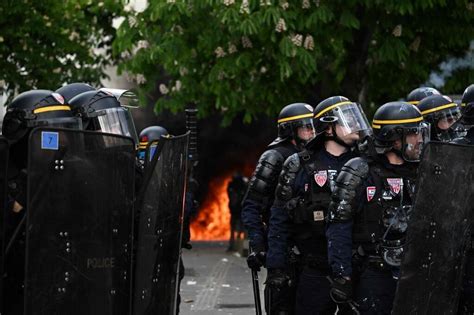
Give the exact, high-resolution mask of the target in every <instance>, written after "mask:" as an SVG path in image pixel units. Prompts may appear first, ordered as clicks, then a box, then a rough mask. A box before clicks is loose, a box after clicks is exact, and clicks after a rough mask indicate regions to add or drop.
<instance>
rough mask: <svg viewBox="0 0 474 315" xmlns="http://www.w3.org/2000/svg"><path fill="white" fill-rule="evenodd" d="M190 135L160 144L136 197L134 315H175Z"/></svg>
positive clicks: (166, 139) (162, 139) (163, 141)
mask: <svg viewBox="0 0 474 315" xmlns="http://www.w3.org/2000/svg"><path fill="white" fill-rule="evenodd" d="M188 138H189V136H188V134H185V135H182V136H178V137H171V138H163V137H162V138H161V139H160V141H159V142H158V146H157V147H156V149H155V150H156V151H155V153H154V154H150V153H147V155H146V156H153V159H152V161H151V163H150V164H149V166H148V167H147V168H146V169H145V174H144V180H143V186H142V189H141V192H140V194H139V203H140V206H139V209H140V214H139V224H138V231H137V235H138V237H137V238H138V242H137V244H136V248H137V253H136V255H137V256H136V264H135V273H134V277H135V285H134V290H133V314H135V315H139V314H140V315H142V314H156V315H165V314H166V315H171V314H173V315H174V314H176V300H177V294H178V292H177V290H178V276H179V260H180V256H181V237H182V229H183V208H184V190H185V180H186V167H187V146H188Z"/></svg>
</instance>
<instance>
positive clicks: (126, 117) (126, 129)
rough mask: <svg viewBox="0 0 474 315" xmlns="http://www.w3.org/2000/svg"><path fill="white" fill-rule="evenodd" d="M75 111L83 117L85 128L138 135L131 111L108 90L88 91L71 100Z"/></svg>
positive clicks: (136, 140)
mask: <svg viewBox="0 0 474 315" xmlns="http://www.w3.org/2000/svg"><path fill="white" fill-rule="evenodd" d="M70 104H71V107H72V109H73V111H74V113H75V114H76V115H78V116H80V117H81V118H82V122H83V125H84V129H85V130H94V131H100V132H104V133H113V134H118V135H123V136H127V137H130V138H132V139H133V140H134V141H135V144H138V136H137V132H136V130H135V125H134V123H133V118H132V116H131V114H130V112H129V111H128V110H127V109H126V108H124V107H122V106H121V104H120V102H119V101H118V99H117V98H116V96H114V95H113V94H112V93H110V92H108V91H107V90H98V91H95V90H94V91H87V92H84V93H81V94H78V95H76V96H75V97H74V98H73V99H71V101H70Z"/></svg>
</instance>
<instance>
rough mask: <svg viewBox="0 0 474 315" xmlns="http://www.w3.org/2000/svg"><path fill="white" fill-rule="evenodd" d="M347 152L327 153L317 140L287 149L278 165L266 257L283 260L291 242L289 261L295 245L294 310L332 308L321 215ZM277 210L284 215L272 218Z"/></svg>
mask: <svg viewBox="0 0 474 315" xmlns="http://www.w3.org/2000/svg"><path fill="white" fill-rule="evenodd" d="M353 157H355V154H354V153H352V152H350V151H349V152H346V153H343V154H342V155H340V156H333V155H331V154H330V153H329V152H327V151H326V150H325V148H324V147H323V146H322V145H321V146H319V147H317V148H315V149H314V150H306V151H303V152H301V153H298V154H294V155H292V156H291V157H290V158H288V160H287V161H286V162H285V165H284V167H283V171H282V174H281V176H280V183H279V184H278V187H277V191H276V200H275V203H274V205H273V207H272V211H271V213H272V219H271V221H270V235H269V247H270V248H269V257H278V260H279V261H286V262H288V258H287V255H286V254H287V253H288V252H289V250H288V249H289V248H292V247H293V246H296V248H295V249H294V250H293V251H292V252H290V257H289V258H290V259H289V261H290V263H291V261H292V258H293V257H294V256H293V255H295V253H294V252H295V251H296V252H297V253H299V254H300V256H299V257H298V258H297V260H298V267H297V270H298V271H299V272H298V281H297V288H296V306H295V311H296V314H331V313H334V312H335V310H336V304H335V303H334V302H333V301H332V300H331V299H330V296H329V282H328V280H327V279H326V277H327V276H328V274H329V265H328V263H327V240H326V236H325V218H326V216H327V209H328V206H329V202H330V197H331V191H332V189H333V187H334V181H335V180H336V177H337V174H338V172H339V171H340V169H341V167H342V166H343V165H344V164H345V163H346V162H347V161H348V160H350V159H351V158H353ZM277 214H280V216H282V217H285V218H286V220H281V219H280V220H273V218H274V217H275V216H277ZM279 223H280V224H279ZM274 225H280V226H278V228H277V227H274ZM273 231H278V233H273ZM287 231H288V232H289V233H286V232H287ZM285 240H286V242H285ZM284 267H285V269H288V268H290V266H288V265H286V266H284Z"/></svg>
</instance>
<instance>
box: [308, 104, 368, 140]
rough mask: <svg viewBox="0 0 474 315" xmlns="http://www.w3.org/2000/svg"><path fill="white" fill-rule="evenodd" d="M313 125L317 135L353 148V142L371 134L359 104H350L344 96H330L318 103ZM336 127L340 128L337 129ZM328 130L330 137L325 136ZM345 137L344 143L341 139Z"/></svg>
mask: <svg viewBox="0 0 474 315" xmlns="http://www.w3.org/2000/svg"><path fill="white" fill-rule="evenodd" d="M314 124H315V128H316V132H317V134H322V135H324V136H325V137H326V139H331V140H334V141H336V142H338V143H339V144H341V145H344V146H353V145H355V141H354V140H359V139H360V138H361V136H362V137H365V136H367V135H369V134H371V133H372V131H371V128H370V125H369V122H368V121H367V117H366V116H365V114H364V111H363V110H362V107H361V106H360V104H357V103H354V102H351V101H350V100H349V99H348V98H347V97H344V96H331V97H329V98H326V99H325V100H323V101H322V102H320V103H319V104H318V105H317V106H316V107H315V108H314ZM336 125H339V126H340V127H341V128H337V127H336ZM328 128H331V129H332V136H327V135H325V131H326V130H327V129H328ZM323 133H324V134H323ZM349 135H351V136H349ZM346 137H347V139H346V141H344V139H343V138H346ZM349 138H351V139H350V141H349V142H348V141H347V140H349Z"/></svg>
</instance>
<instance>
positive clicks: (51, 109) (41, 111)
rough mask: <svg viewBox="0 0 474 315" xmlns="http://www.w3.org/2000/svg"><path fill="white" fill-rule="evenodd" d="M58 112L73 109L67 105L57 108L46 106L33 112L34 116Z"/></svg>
mask: <svg viewBox="0 0 474 315" xmlns="http://www.w3.org/2000/svg"><path fill="white" fill-rule="evenodd" d="M58 110H71V107H69V106H67V105H57V106H46V107H40V108H37V109H35V110H34V111H33V114H39V113H46V112H54V111H58Z"/></svg>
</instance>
